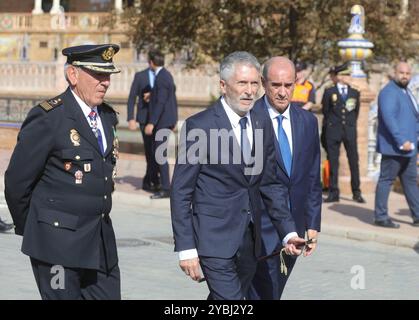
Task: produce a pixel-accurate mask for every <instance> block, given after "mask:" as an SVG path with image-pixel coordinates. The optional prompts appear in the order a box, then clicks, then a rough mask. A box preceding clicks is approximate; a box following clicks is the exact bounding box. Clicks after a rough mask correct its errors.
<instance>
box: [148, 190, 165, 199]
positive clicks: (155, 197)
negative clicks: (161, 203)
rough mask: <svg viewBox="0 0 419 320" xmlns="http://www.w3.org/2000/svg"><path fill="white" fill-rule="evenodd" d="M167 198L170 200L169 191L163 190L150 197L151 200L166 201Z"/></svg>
mask: <svg viewBox="0 0 419 320" xmlns="http://www.w3.org/2000/svg"><path fill="white" fill-rule="evenodd" d="M165 198H170V193H169V191H166V190H162V191H159V192H156V193H155V194H153V195H152V196H150V199H165Z"/></svg>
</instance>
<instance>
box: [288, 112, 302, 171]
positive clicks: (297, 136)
mask: <svg viewBox="0 0 419 320" xmlns="http://www.w3.org/2000/svg"><path fill="white" fill-rule="evenodd" d="M290 108H291V109H290V118H291V132H292V166H291V177H292V176H294V175H295V172H296V170H295V168H296V164H297V163H298V161H299V159H300V157H301V146H303V145H304V141H303V137H304V136H305V135H304V130H305V128H304V121H303V119H301V115H300V114H299V112H298V111H297V110H296V109H295V107H294V108H293V107H291V106H290ZM296 146H299V147H296Z"/></svg>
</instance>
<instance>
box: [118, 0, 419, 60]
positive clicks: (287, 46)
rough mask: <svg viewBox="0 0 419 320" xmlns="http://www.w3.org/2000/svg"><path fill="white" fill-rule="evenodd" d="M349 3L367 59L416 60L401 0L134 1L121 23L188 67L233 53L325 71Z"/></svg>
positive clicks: (143, 43)
mask: <svg viewBox="0 0 419 320" xmlns="http://www.w3.org/2000/svg"><path fill="white" fill-rule="evenodd" d="M354 4H361V5H363V6H364V8H365V14H366V22H365V29H366V33H365V35H364V36H365V38H366V39H368V40H370V41H372V42H373V43H374V45H375V48H374V57H373V61H379V62H390V61H392V60H394V59H396V58H400V57H401V56H403V57H405V58H411V57H416V56H417V43H416V44H415V43H414V42H413V39H414V34H415V33H416V34H417V33H418V32H419V30H418V27H417V24H416V23H415V20H416V19H417V18H418V17H415V16H414V15H413V14H411V15H408V16H406V17H401V16H400V13H401V1H400V0H391V1H383V0H364V1H363V0H358V1H349V0H188V1H184V0H159V1H155V0H139V1H137V4H136V6H135V7H134V8H131V9H129V10H127V11H126V13H125V16H124V19H125V21H126V22H127V23H128V24H129V26H130V35H131V37H132V40H133V41H134V43H135V45H136V46H137V48H138V49H140V50H147V49H149V48H150V47H156V48H159V49H161V50H162V51H164V52H166V53H179V52H182V53H183V56H184V58H185V59H186V60H187V62H188V63H189V64H190V65H193V66H196V65H199V64H202V63H206V62H210V61H219V60H220V59H221V58H222V57H224V56H225V55H227V54H229V53H230V52H233V51H236V50H246V51H249V52H252V53H253V54H254V55H255V56H256V57H257V58H259V59H260V60H261V61H263V60H265V59H266V58H268V57H270V56H273V55H286V56H288V57H289V58H291V59H293V60H295V59H300V60H305V61H307V62H310V63H311V64H313V65H314V66H324V65H330V64H332V63H336V62H338V61H339V60H340V58H339V54H338V48H337V41H339V40H341V39H344V38H346V37H347V36H348V33H347V29H348V27H349V23H350V18H351V16H350V8H351V7H352V6H353V5H354Z"/></svg>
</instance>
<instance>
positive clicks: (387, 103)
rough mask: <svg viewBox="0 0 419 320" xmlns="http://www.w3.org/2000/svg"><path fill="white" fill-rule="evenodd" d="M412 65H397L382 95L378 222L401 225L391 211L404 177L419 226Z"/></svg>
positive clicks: (418, 134) (418, 132)
mask: <svg viewBox="0 0 419 320" xmlns="http://www.w3.org/2000/svg"><path fill="white" fill-rule="evenodd" d="M411 76H412V69H411V67H410V65H408V64H407V63H406V62H400V63H398V64H397V66H396V68H395V76H394V79H393V80H391V81H390V82H389V83H388V84H387V85H386V86H385V87H384V88H383V89H382V90H381V91H380V93H379V95H378V129H377V152H379V153H381V154H382V158H381V167H380V178H379V179H378V183H377V190H376V192H375V211H374V214H375V224H376V225H378V226H381V227H386V228H399V227H400V225H399V224H397V223H394V222H393V221H392V220H391V219H390V217H389V215H388V207H387V203H388V196H389V193H390V189H391V186H392V184H393V182H394V179H396V176H399V177H400V181H401V183H402V186H403V191H404V194H405V197H406V200H407V203H408V205H409V208H410V213H411V215H412V218H413V226H416V227H419V189H418V186H417V180H416V179H417V167H416V158H417V152H418V150H417V148H418V139H419V107H418V102H417V101H416V98H415V97H414V95H413V94H412V92H411V91H410V90H409V88H408V87H407V85H408V84H409V81H410V79H411Z"/></svg>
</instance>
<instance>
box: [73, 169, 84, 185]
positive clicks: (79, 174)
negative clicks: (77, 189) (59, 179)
mask: <svg viewBox="0 0 419 320" xmlns="http://www.w3.org/2000/svg"><path fill="white" fill-rule="evenodd" d="M74 177H75V178H76V184H81V183H82V182H83V180H82V179H83V172H81V171H80V170H77V171H76V173H75V174H74Z"/></svg>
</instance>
